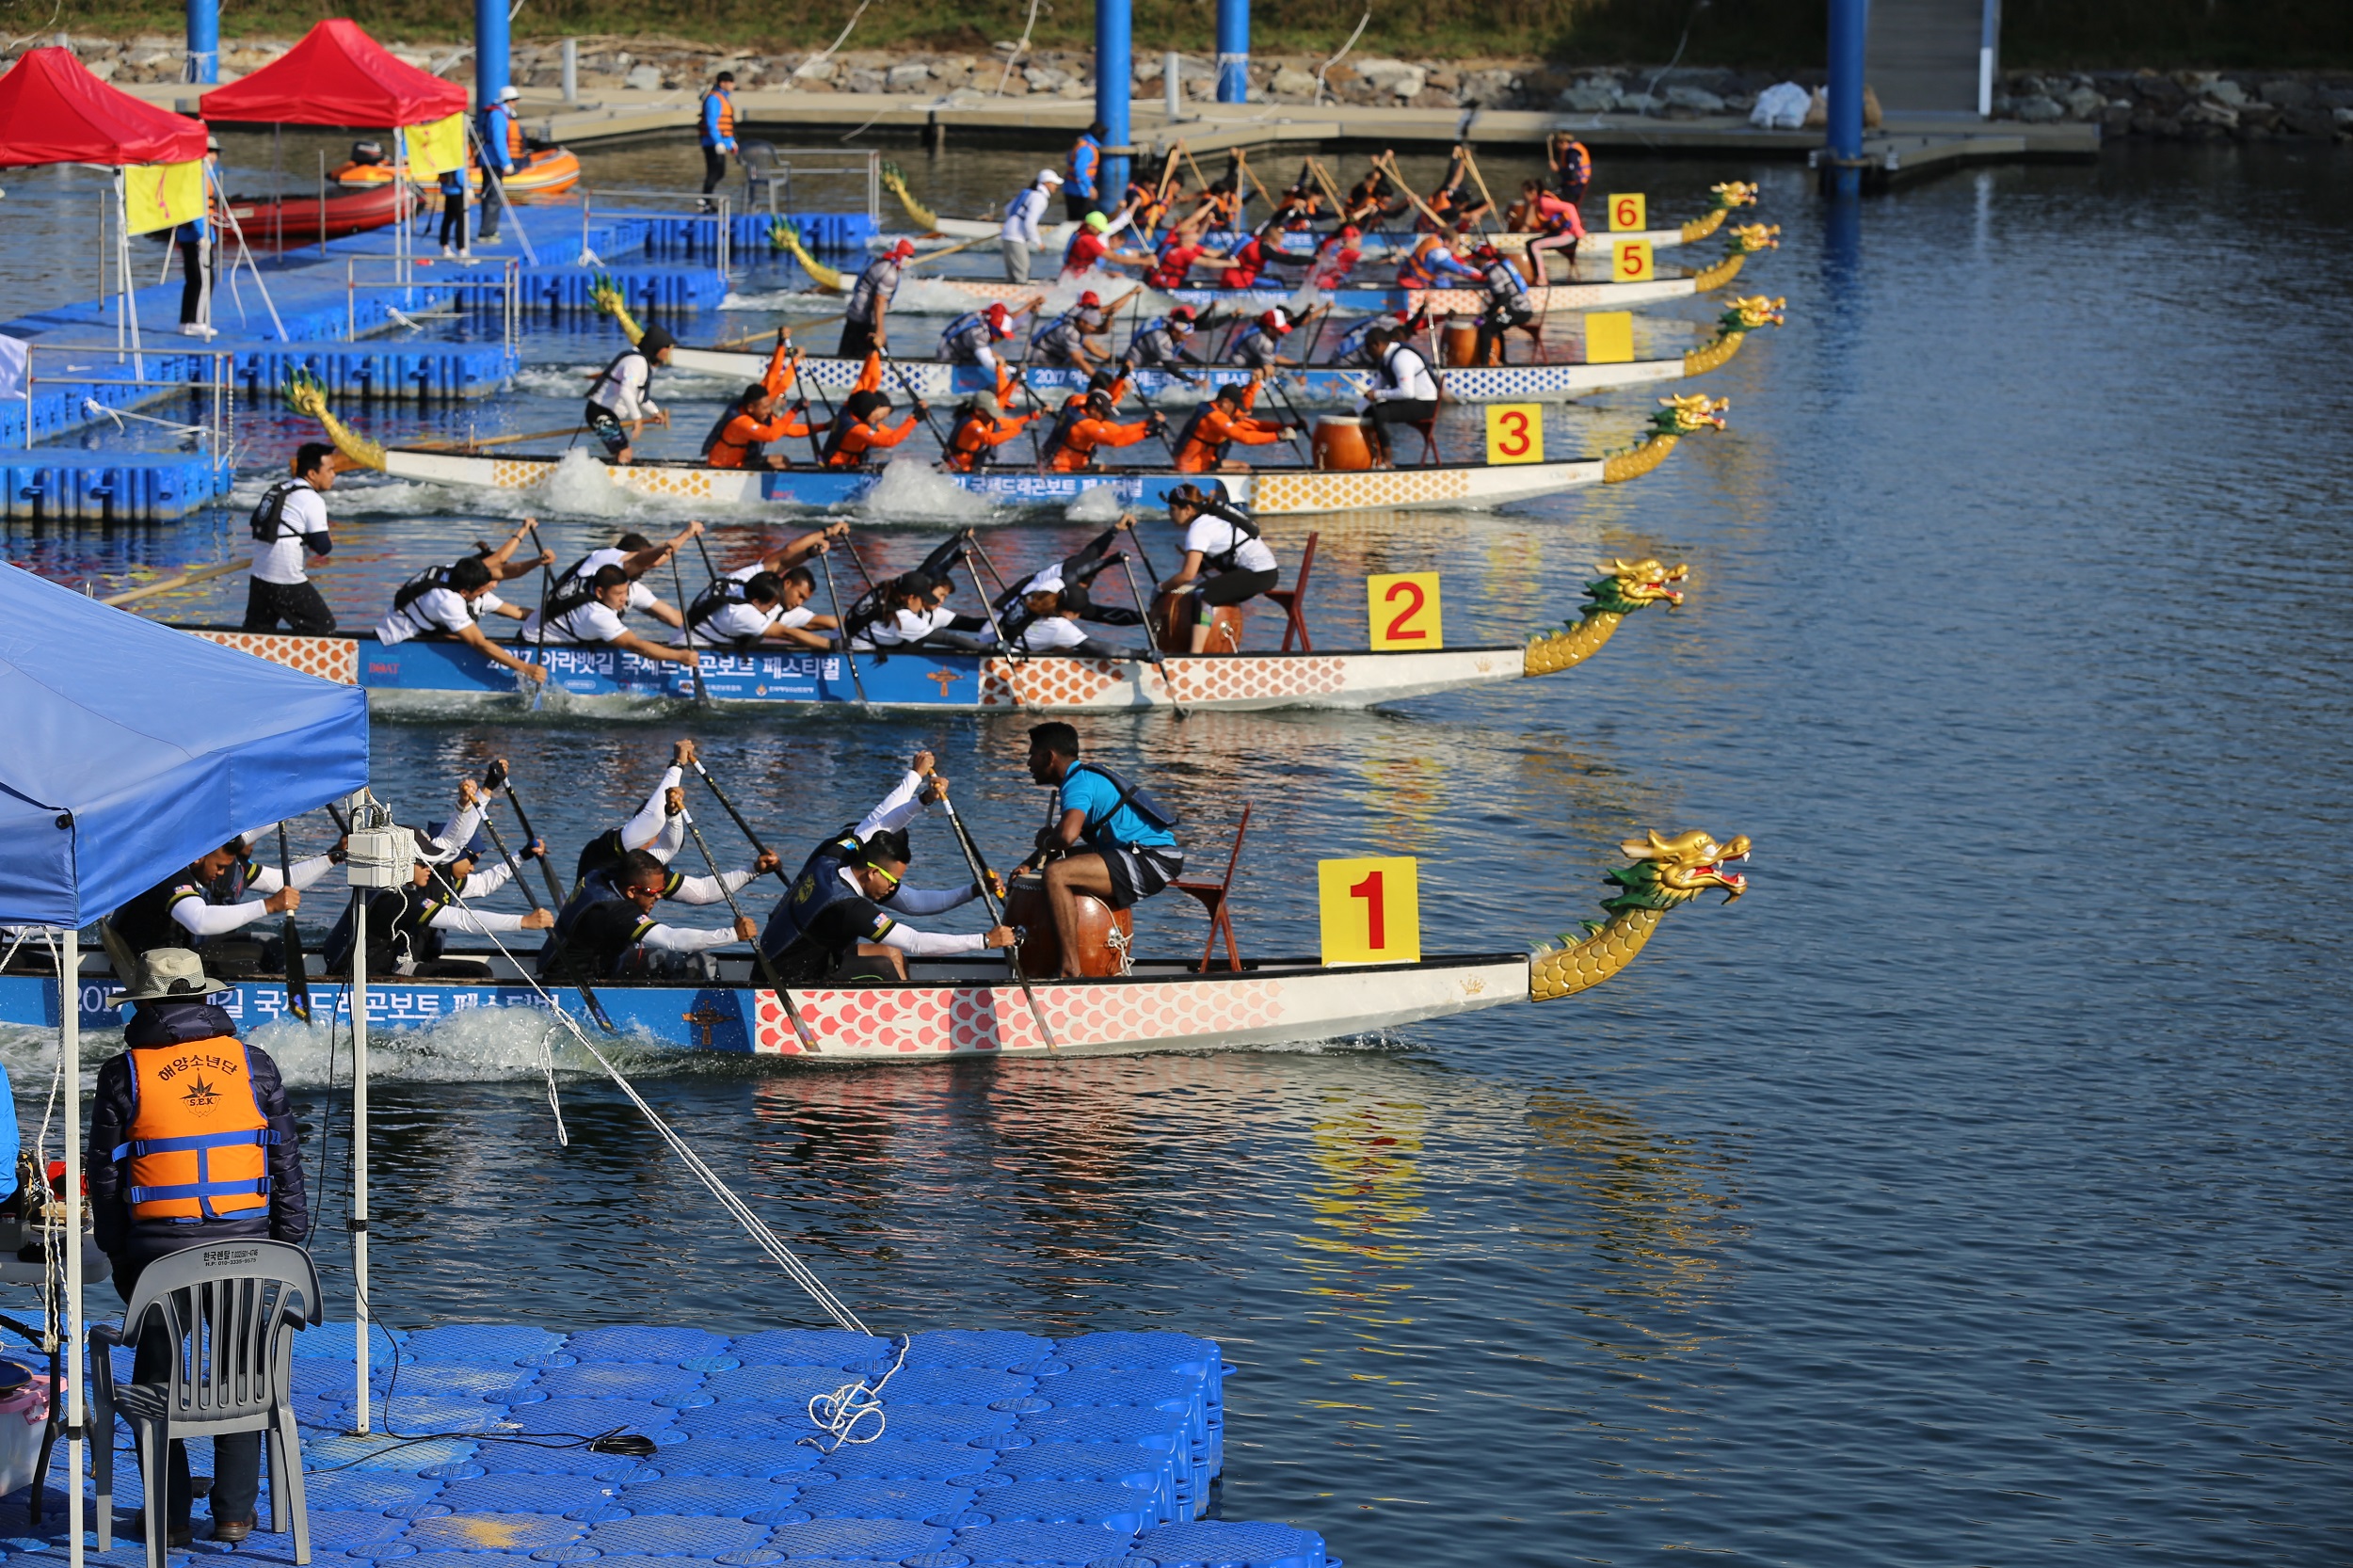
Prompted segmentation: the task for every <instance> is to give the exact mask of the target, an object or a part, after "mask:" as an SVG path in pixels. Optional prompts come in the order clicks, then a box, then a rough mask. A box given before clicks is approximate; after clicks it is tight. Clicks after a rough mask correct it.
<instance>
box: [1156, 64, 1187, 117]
mask: <svg viewBox="0 0 2353 1568" xmlns="http://www.w3.org/2000/svg"><path fill="white" fill-rule="evenodd" d="M1184 63H1185V57H1184V56H1182V55H1179V54H1178V53H1177V51H1176V50H1174V49H1171V50H1169V51H1168V52H1167V53H1165V54H1163V55H1162V56H1160V109H1161V112H1162V113H1163V114H1165V115H1167V116H1168V122H1169V123H1170V124H1171V125H1174V124H1176V123H1177V121H1178V120H1182V119H1183V118H1184V117H1185V84H1184V81H1183V67H1184Z"/></svg>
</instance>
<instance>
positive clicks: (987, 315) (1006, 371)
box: [939, 294, 1046, 398]
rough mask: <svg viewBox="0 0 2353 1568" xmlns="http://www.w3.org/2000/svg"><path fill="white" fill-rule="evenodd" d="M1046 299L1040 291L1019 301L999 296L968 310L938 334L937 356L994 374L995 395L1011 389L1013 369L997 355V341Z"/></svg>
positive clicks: (1007, 334) (1007, 337) (1011, 331)
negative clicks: (1012, 304) (974, 309)
mask: <svg viewBox="0 0 2353 1568" xmlns="http://www.w3.org/2000/svg"><path fill="white" fill-rule="evenodd" d="M1045 303H1046V296H1044V295H1042V294H1041V295H1033V296H1031V297H1030V298H1028V299H1025V300H1023V301H1022V302H1021V303H1020V304H1019V305H1015V306H1008V305H1007V304H1006V303H1005V302H1004V301H1003V300H1001V299H1000V300H998V301H996V302H995V303H994V304H991V305H989V306H988V307H986V308H985V309H984V310H978V311H967V312H965V313H964V314H962V315H960V316H958V317H956V319H955V320H953V321H952V322H950V323H949V324H948V329H947V330H946V331H944V332H942V333H940V334H939V357H940V358H941V359H943V360H947V361H948V362H949V363H950V364H952V365H978V366H979V367H980V368H981V369H983V370H985V371H987V372H988V373H989V375H990V376H993V377H995V378H996V382H997V388H996V391H997V395H998V396H999V397H1000V398H1001V397H1003V396H1005V395H1006V393H1008V392H1011V391H1012V390H1013V372H1012V369H1011V368H1010V367H1009V366H1007V365H1006V363H1005V362H1004V361H1003V360H1000V359H999V358H998V357H997V345H998V344H1000V343H1004V342H1006V341H1007V340H1009V339H1010V338H1012V336H1013V334H1014V331H1015V328H1016V324H1017V323H1019V321H1020V320H1021V318H1022V317H1023V316H1025V315H1028V314H1029V313H1030V312H1032V311H1034V310H1036V309H1037V308H1038V307H1039V306H1041V305H1043V304H1045Z"/></svg>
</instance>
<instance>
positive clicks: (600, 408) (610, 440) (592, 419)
mask: <svg viewBox="0 0 2353 1568" xmlns="http://www.w3.org/2000/svg"><path fill="white" fill-rule="evenodd" d="M583 418H584V422H585V423H586V424H587V426H588V433H589V434H590V435H592V436H594V437H596V438H597V440H600V441H601V442H603V443H604V454H605V456H608V457H617V456H620V455H621V453H622V452H623V451H624V450H625V449H627V447H628V446H629V432H628V431H626V430H624V429H622V428H621V416H620V415H618V414H616V413H615V412H614V411H613V410H612V409H610V408H606V407H605V406H604V405H603V404H601V403H591V404H589V405H588V412H587V413H586V414H585V415H584V416H583Z"/></svg>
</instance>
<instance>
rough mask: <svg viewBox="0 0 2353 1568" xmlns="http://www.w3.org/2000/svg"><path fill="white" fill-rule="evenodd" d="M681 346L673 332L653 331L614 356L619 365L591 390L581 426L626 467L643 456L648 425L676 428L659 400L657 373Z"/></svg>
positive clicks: (602, 372) (601, 375)
mask: <svg viewBox="0 0 2353 1568" xmlns="http://www.w3.org/2000/svg"><path fill="white" fill-rule="evenodd" d="M677 344H678V340H677V339H676V338H673V337H672V336H670V332H669V329H668V328H664V327H648V328H646V330H645V332H644V333H643V334H642V335H641V336H640V337H639V338H638V340H637V341H636V342H635V343H633V344H630V345H629V346H628V347H627V348H624V349H622V350H621V351H620V352H619V353H618V354H616V355H614V356H613V362H612V363H610V364H608V365H606V366H605V367H604V369H602V370H600V371H599V372H598V373H597V378H596V380H595V381H594V382H592V383H591V384H590V385H589V388H588V407H587V409H586V411H585V412H584V414H583V415H582V416H581V423H582V424H585V425H586V426H588V431H589V434H591V435H593V436H595V437H596V438H597V440H599V441H600V442H601V443H603V446H604V450H605V453H606V455H607V456H610V457H611V458H612V459H613V460H614V461H615V462H616V463H619V464H621V465H622V466H624V467H626V466H628V464H629V462H630V460H631V459H632V457H634V456H636V455H637V448H636V441H637V434H638V432H639V431H641V430H643V429H644V428H645V427H646V422H647V421H648V420H651V421H652V422H653V423H654V424H661V425H667V424H669V423H670V412H669V410H668V409H666V408H660V407H658V406H656V404H655V403H654V400H653V367H654V366H656V365H666V364H668V363H669V362H670V351H671V350H672V349H673V348H675V347H676V346H677ZM623 425H627V426H628V428H627V429H626V430H625V429H623V428H622V426H623Z"/></svg>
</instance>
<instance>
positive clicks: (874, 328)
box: [835, 239, 915, 360]
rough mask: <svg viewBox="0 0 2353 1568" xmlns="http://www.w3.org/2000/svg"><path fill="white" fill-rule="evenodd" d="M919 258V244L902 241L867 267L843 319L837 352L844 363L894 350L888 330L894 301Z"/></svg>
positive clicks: (861, 274)
mask: <svg viewBox="0 0 2353 1568" xmlns="http://www.w3.org/2000/svg"><path fill="white" fill-rule="evenodd" d="M914 256H915V242H914V241H913V240H910V239H902V240H901V241H899V243H898V244H896V245H894V246H892V247H891V248H889V249H888V250H886V251H884V252H883V253H882V254H881V255H879V256H877V257H875V258H874V259H873V260H872V261H871V262H869V263H867V264H866V270H865V271H863V272H861V273H859V274H858V275H857V281H856V283H854V284H852V285H851V288H850V300H849V304H848V305H847V306H846V307H845V308H844V309H843V311H842V315H841V346H840V348H838V349H836V350H835V352H836V353H837V354H839V355H840V357H841V358H842V359H844V360H862V359H864V358H866V356H867V355H869V354H872V353H874V352H876V351H877V350H887V349H888V348H889V346H890V335H889V332H888V324H889V319H890V301H891V299H892V298H893V297H894V296H896V295H897V294H898V292H899V279H900V276H901V275H902V274H903V273H904V271H905V270H906V264H907V263H908V262H909V261H911V260H913V259H914Z"/></svg>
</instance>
